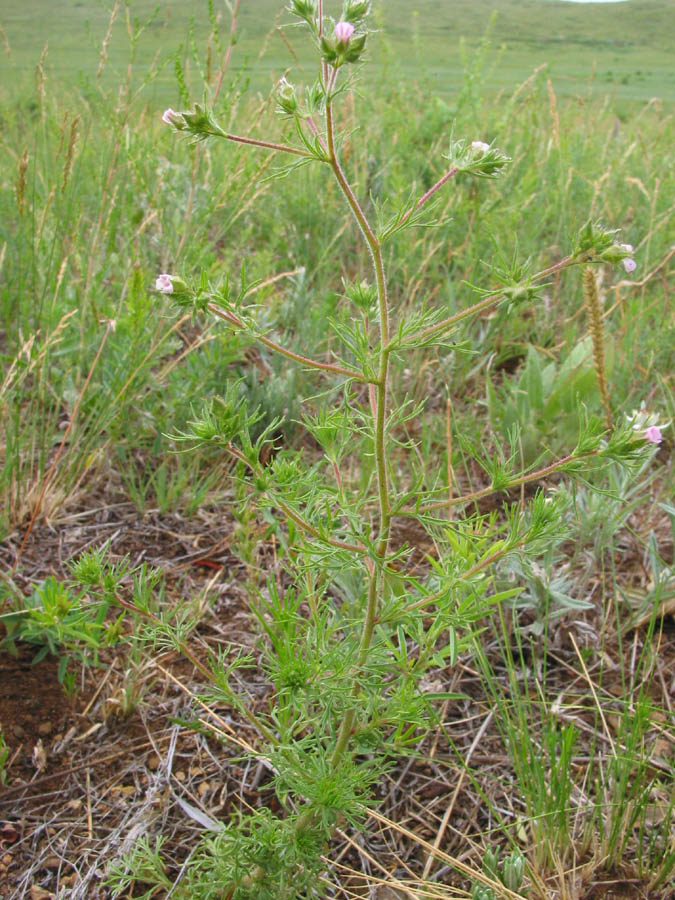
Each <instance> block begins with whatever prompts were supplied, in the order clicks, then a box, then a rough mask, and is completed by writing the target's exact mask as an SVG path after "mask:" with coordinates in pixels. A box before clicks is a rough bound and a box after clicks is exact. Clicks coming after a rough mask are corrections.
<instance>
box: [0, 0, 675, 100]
mask: <svg viewBox="0 0 675 900" xmlns="http://www.w3.org/2000/svg"><path fill="white" fill-rule="evenodd" d="M112 5H113V0H106V2H105V3H99V2H95V0H60V2H58V3H55V2H54V0H3V2H2V5H1V8H0V26H1V27H2V29H3V32H4V35H5V36H6V41H4V42H3V41H1V40H0V81H1V83H2V84H3V85H7V84H10V85H12V84H13V85H16V86H19V87H20V86H21V85H22V84H23V83H24V82H27V81H28V80H32V73H33V70H34V67H35V64H36V62H37V60H38V58H39V57H40V53H41V52H42V49H43V47H44V45H45V43H46V42H48V44H49V46H48V52H47V57H46V63H47V73H48V76H50V77H51V79H52V81H53V82H57V83H64V84H65V85H67V84H73V83H74V82H75V81H77V80H80V81H81V80H82V79H83V78H84V79H86V78H91V77H95V74H96V70H97V67H98V60H99V55H100V50H101V43H102V40H103V38H104V36H105V33H106V29H107V25H108V21H109V18H110V13H109V9H110V8H111V7H112ZM120 5H121V7H122V9H121V10H120V12H119V14H118V16H117V21H116V23H115V26H114V28H113V31H112V35H111V39H110V43H109V47H108V63H107V66H106V71H105V75H104V77H105V78H106V79H107V80H108V83H111V84H112V83H114V80H115V79H119V78H120V77H122V76H123V73H125V72H126V67H127V63H128V60H129V52H130V51H129V40H128V37H127V29H126V25H125V21H124V20H125V9H124V3H121V4H120ZM128 7H129V10H130V17H131V18H132V19H133V18H137V19H138V20H139V21H144V20H147V19H149V18H150V17H151V16H152V13H153V10H155V9H156V8H157V9H158V12H157V15H156V17H155V18H154V19H153V20H152V21H151V22H150V23H149V24H148V27H147V28H146V29H145V30H144V32H143V33H142V35H141V36H140V38H139V40H138V43H137V48H136V63H137V71H138V73H139V77H140V74H141V73H142V72H143V71H145V69H146V68H147V66H148V65H149V63H150V62H151V60H152V59H153V58H154V57H155V55H156V54H159V58H160V59H161V60H164V61H166V62H167V65H166V67H165V68H164V69H163V70H162V72H161V74H160V75H159V77H158V78H157V79H156V81H155V82H154V86H153V90H154V92H155V99H156V102H157V103H160V102H166V101H169V102H170V101H171V100H172V99H173V98H175V93H176V91H175V82H174V76H173V65H172V64H171V63H170V59H171V56H172V54H175V52H176V51H177V50H178V49H179V47H181V45H182V46H183V54H184V55H185V53H186V48H187V47H188V46H189V45H190V43H191V42H193V43H194V46H195V47H197V48H198V50H199V51H200V53H201V52H202V51H203V49H204V42H205V39H206V36H207V35H208V33H209V31H210V24H209V16H208V3H207V0H194V2H191V3H186V2H184V0H163V2H160V3H159V4H157V3H156V2H155V0H129V2H128ZM214 7H215V10H216V13H218V14H222V27H223V35H222V37H223V39H226V36H227V32H229V14H228V12H227V6H226V3H225V2H224V0H214ZM340 8H341V4H340V3H339V2H333V3H331V2H330V0H329V2H328V3H327V9H328V12H333V13H335V14H339V10H340ZM374 8H375V17H376V20H377V22H378V23H379V25H380V28H381V31H380V34H379V35H377V36H376V37H374V39H373V40H372V42H371V52H370V59H371V60H372V62H373V64H376V65H378V66H380V67H381V69H382V71H383V72H386V70H387V69H386V67H387V65H390V66H394V67H395V68H396V69H397V70H398V69H399V68H402V69H403V71H404V72H405V73H409V74H410V75H412V76H415V77H417V78H418V79H419V78H421V79H424V80H426V81H427V82H428V83H429V85H430V87H431V88H433V89H434V90H436V91H439V92H440V93H441V94H445V95H450V94H452V92H453V91H454V90H455V89H456V87H457V85H458V83H459V79H460V76H461V73H462V71H463V69H464V65H463V61H462V58H463V55H464V56H465V55H466V53H467V52H468V53H470V52H471V51H472V50H473V49H475V48H476V47H478V46H479V45H480V42H481V40H482V39H483V37H484V35H485V34H486V31H487V30H488V28H489V25H490V22H491V19H492V17H493V16H494V20H493V24H492V28H491V32H490V40H491V47H492V50H491V52H490V53H489V54H488V56H487V60H486V66H485V69H484V72H483V77H484V79H485V86H486V87H487V88H488V89H489V90H491V91H498V90H500V89H502V88H506V89H509V88H512V87H513V86H514V85H516V84H518V83H520V82H522V81H523V80H524V79H525V78H527V77H528V75H529V74H531V72H532V71H533V70H534V69H535V68H537V67H538V66H541V65H542V64H548V65H550V68H551V77H552V79H553V82H554V85H555V88H556V91H557V92H558V93H561V94H570V93H576V92H580V91H586V90H588V89H589V85H590V87H591V89H592V90H593V91H594V92H598V93H611V94H613V95H614V96H615V98H616V99H617V100H619V101H624V100H644V99H648V98H651V97H660V98H661V99H663V100H666V101H672V100H674V99H675V66H673V57H672V51H673V47H674V46H675V16H673V4H672V0H630V2H624V3H601V4H581V3H566V2H560V0H441V2H439V0H416V2H414V3H412V4H411V3H410V2H408V0H376V2H375V4H374ZM290 21H291V20H290V16H289V15H288V13H287V12H285V10H284V3H283V0H241V10H240V15H239V20H238V27H237V35H238V42H237V46H236V48H235V53H234V57H233V65H234V70H235V71H242V70H246V72H247V74H248V76H249V78H250V81H251V84H252V86H253V87H254V88H256V89H259V90H266V89H267V88H268V87H269V86H270V85H271V84H272V81H273V79H275V78H276V77H278V74H279V72H280V71H283V70H284V69H286V68H288V67H289V66H291V65H293V63H294V59H293V56H294V54H296V55H297V59H298V61H299V62H300V63H301V64H306V63H308V62H309V61H310V60H311V58H312V57H311V50H310V48H308V47H307V45H306V36H305V34H304V32H302V31H301V30H299V29H296V28H292V27H283V26H288V25H289V24H290ZM0 38H2V35H0ZM3 43H4V44H5V46H4V48H3V46H2V44H3ZM311 74H312V73H311V70H308V72H307V75H308V77H309V76H310V75H311ZM195 85H196V82H195Z"/></svg>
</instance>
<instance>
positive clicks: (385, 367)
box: [326, 98, 391, 766]
mask: <svg viewBox="0 0 675 900" xmlns="http://www.w3.org/2000/svg"><path fill="white" fill-rule="evenodd" d="M326 137H327V141H328V153H329V157H330V166H331V168H332V169H333V172H334V174H335V178H336V179H337V182H338V184H339V185H340V188H341V190H342V192H343V194H344V195H345V198H346V200H347V203H348V204H349V207H350V208H351V210H352V213H353V215H354V218H355V219H356V221H357V223H358V225H359V228H360V229H361V232H362V234H363V236H364V238H365V240H366V243H367V245H368V249H369V250H370V255H371V259H372V262H373V268H374V270H375V281H376V284H377V300H378V312H379V322H380V359H379V373H378V380H377V384H376V385H375V394H376V396H375V409H374V420H375V421H374V429H375V435H374V444H375V471H376V477H377V490H378V502H379V539H378V544H377V556H378V558H379V562H380V563H383V562H384V559H385V557H386V554H387V550H388V548H389V536H390V530H391V509H390V500H389V483H388V477H387V453H386V446H385V436H386V423H387V390H388V380H389V356H390V353H391V350H390V348H389V347H388V344H389V307H388V299H387V281H386V276H385V271H384V260H383V258H382V247H381V245H380V242H379V241H378V239H377V236H376V235H375V232H374V231H373V229H372V228H371V226H370V223H369V222H368V220H367V218H366V216H365V214H364V212H363V210H362V209H361V206H360V204H359V202H358V200H357V199H356V196H355V194H354V191H353V190H352V188H351V186H350V184H349V182H348V181H347V178H346V176H345V174H344V172H343V170H342V167H341V165H340V161H339V159H338V156H337V152H336V148H335V130H334V124H333V108H332V104H331V100H330V98H329V99H328V100H327V101H326ZM383 590H384V575H383V570H382V568H381V567H378V566H373V567H372V569H371V571H370V572H369V578H368V600H367V605H366V615H365V618H364V621H363V628H362V632H361V641H360V644H359V655H358V657H357V661H356V669H357V671H358V670H360V669H361V668H362V667H363V666H364V664H365V662H366V660H367V658H368V651H369V650H370V645H371V643H372V639H373V631H374V629H375V622H376V619H377V608H378V600H379V598H380V597H381V595H382V592H383ZM354 719H355V711H354V709H350V710H348V711H347V713H346V714H345V716H344V718H343V720H342V724H341V726H340V731H339V732H338V737H337V741H336V744H335V748H334V750H333V757H332V763H333V765H334V766H335V765H337V763H338V762H339V761H340V759H341V757H342V756H343V754H344V753H345V751H346V749H347V747H348V745H349V738H350V737H351V733H352V730H353V728H354Z"/></svg>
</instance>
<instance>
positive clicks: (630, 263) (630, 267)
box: [621, 256, 637, 272]
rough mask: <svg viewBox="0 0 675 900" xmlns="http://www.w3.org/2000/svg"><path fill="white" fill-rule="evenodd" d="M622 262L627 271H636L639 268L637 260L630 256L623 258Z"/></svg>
mask: <svg viewBox="0 0 675 900" xmlns="http://www.w3.org/2000/svg"><path fill="white" fill-rule="evenodd" d="M621 262H622V263H623V267H624V269H625V270H626V272H634V271H635V270H636V268H637V263H636V262H635V260H634V259H631V258H630V257H628V256H627V257H626V259H622V260H621Z"/></svg>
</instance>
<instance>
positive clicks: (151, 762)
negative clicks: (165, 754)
mask: <svg viewBox="0 0 675 900" xmlns="http://www.w3.org/2000/svg"><path fill="white" fill-rule="evenodd" d="M159 763H160V759H159V756H157V754H156V753H153V754H152V756H151V757H150V758H149V759H148V768H149V769H150V771H151V772H154V771H155V770H156V769H158V768H159Z"/></svg>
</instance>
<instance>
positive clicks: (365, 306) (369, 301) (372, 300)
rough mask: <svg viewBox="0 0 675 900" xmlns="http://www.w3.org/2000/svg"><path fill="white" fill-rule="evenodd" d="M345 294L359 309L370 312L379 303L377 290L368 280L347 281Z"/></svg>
mask: <svg viewBox="0 0 675 900" xmlns="http://www.w3.org/2000/svg"><path fill="white" fill-rule="evenodd" d="M345 294H346V295H347V296H348V297H349V299H350V300H351V301H352V303H354V304H355V305H356V306H358V307H359V309H362V310H363V311H364V312H369V311H370V310H371V309H372V308H373V307H374V306H375V304H376V303H377V290H376V289H375V287H374V286H373V285H372V284H369V282H367V281H357V282H355V283H354V284H346V283H345Z"/></svg>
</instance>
